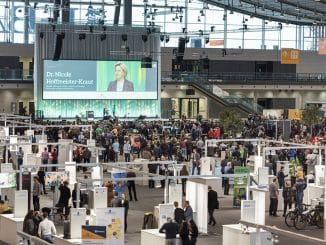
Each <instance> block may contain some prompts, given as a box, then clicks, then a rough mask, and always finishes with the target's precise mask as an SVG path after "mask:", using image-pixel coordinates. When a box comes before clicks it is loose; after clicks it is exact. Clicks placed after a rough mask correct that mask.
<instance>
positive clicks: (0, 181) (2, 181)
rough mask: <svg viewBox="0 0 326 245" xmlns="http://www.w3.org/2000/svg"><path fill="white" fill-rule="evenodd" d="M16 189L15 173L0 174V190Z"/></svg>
mask: <svg viewBox="0 0 326 245" xmlns="http://www.w3.org/2000/svg"><path fill="white" fill-rule="evenodd" d="M11 187H16V173H15V172H13V173H0V189H1V188H11Z"/></svg>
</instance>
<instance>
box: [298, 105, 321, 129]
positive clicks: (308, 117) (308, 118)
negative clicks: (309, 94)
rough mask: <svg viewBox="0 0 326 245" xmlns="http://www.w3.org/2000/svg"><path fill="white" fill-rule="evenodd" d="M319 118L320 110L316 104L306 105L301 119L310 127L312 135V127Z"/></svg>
mask: <svg viewBox="0 0 326 245" xmlns="http://www.w3.org/2000/svg"><path fill="white" fill-rule="evenodd" d="M319 119H320V110H319V108H318V106H315V105H312V106H307V107H306V109H304V111H303V112H302V121H303V123H304V124H307V125H308V126H309V127H310V133H311V135H312V128H313V126H314V125H316V124H318V122H319Z"/></svg>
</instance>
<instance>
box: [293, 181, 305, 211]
mask: <svg viewBox="0 0 326 245" xmlns="http://www.w3.org/2000/svg"><path fill="white" fill-rule="evenodd" d="M306 187H307V184H306V182H305V181H304V179H302V178H300V177H297V180H296V183H295V190H296V202H297V206H298V210H299V213H300V214H301V213H302V211H303V205H302V204H303V191H304V189H306Z"/></svg>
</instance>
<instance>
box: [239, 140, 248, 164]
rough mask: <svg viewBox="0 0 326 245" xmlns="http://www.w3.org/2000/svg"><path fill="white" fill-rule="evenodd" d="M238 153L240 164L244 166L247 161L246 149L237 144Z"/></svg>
mask: <svg viewBox="0 0 326 245" xmlns="http://www.w3.org/2000/svg"><path fill="white" fill-rule="evenodd" d="M239 154H240V157H239V158H240V163H241V166H243V167H246V161H247V155H248V154H247V150H246V148H245V147H244V146H243V145H240V146H239Z"/></svg>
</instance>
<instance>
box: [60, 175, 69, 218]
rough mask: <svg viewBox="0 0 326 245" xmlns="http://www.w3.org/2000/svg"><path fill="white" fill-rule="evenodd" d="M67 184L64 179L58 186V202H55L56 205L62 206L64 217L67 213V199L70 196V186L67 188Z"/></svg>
mask: <svg viewBox="0 0 326 245" xmlns="http://www.w3.org/2000/svg"><path fill="white" fill-rule="evenodd" d="M68 185H69V182H68V181H64V182H63V183H62V184H61V185H60V186H59V191H60V197H59V202H58V204H57V207H63V208H64V214H65V217H66V218H67V217H68V215H69V199H70V197H71V192H70V188H69V186H68Z"/></svg>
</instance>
